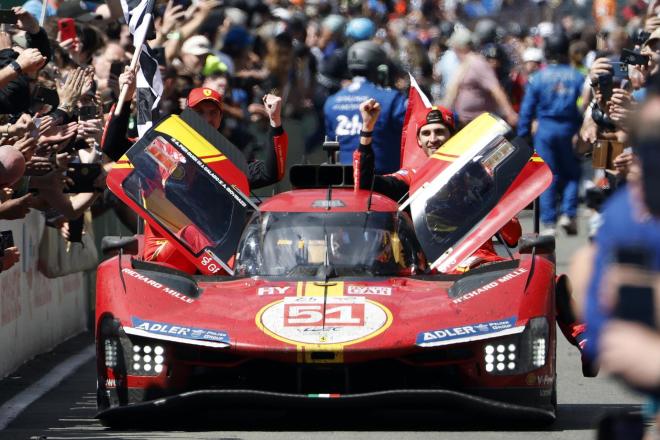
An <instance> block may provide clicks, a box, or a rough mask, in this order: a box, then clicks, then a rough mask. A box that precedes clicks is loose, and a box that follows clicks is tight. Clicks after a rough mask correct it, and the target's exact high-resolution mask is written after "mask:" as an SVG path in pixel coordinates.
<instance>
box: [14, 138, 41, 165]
mask: <svg viewBox="0 0 660 440" xmlns="http://www.w3.org/2000/svg"><path fill="white" fill-rule="evenodd" d="M14 148H16V149H17V150H18V151H20V152H21V154H23V157H24V158H25V160H26V161H28V160H30V159H31V158H32V155H33V154H34V150H35V149H36V148H37V140H36V139H35V138H33V137H32V136H31V135H30V133H26V134H24V135H23V137H21V138H20V139H18V140H17V141H16V142H14Z"/></svg>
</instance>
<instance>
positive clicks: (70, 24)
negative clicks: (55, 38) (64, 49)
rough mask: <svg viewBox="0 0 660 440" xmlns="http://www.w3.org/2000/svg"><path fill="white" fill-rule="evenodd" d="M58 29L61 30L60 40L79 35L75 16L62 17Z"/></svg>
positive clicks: (58, 21) (58, 22)
mask: <svg viewBox="0 0 660 440" xmlns="http://www.w3.org/2000/svg"><path fill="white" fill-rule="evenodd" d="M57 30H58V31H60V41H66V40H71V39H74V38H77V37H78V34H77V33H76V22H75V21H74V20H73V18H60V19H59V20H57Z"/></svg>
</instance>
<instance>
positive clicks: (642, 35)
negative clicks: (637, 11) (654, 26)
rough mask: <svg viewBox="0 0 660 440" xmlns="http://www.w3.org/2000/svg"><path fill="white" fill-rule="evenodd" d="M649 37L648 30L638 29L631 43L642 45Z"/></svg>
mask: <svg viewBox="0 0 660 440" xmlns="http://www.w3.org/2000/svg"><path fill="white" fill-rule="evenodd" d="M650 37H651V33H650V32H646V31H645V30H643V29H640V30H639V31H637V34H636V35H635V38H633V43H634V44H635V45H636V46H642V45H644V43H646V40H648V39H649V38H650ZM624 50H626V49H624Z"/></svg>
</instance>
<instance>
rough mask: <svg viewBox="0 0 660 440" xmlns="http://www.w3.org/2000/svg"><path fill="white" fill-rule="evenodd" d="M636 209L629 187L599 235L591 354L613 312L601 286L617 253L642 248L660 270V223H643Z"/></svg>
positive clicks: (590, 312) (588, 313)
mask: <svg viewBox="0 0 660 440" xmlns="http://www.w3.org/2000/svg"><path fill="white" fill-rule="evenodd" d="M635 211H636V208H635V207H634V205H633V201H632V200H631V194H630V190H629V188H627V185H626V186H625V187H623V188H622V189H620V190H618V191H617V192H616V193H615V194H613V195H612V197H610V199H609V200H608V201H607V203H606V204H605V206H604V208H603V214H602V216H603V217H602V218H603V224H602V226H601V227H600V228H599V229H598V234H597V235H596V241H595V243H596V249H597V253H596V255H595V258H594V264H593V271H592V273H591V281H590V282H589V288H588V289H589V290H588V291H587V298H586V302H585V313H584V314H585V316H584V318H585V323H586V324H587V339H588V340H589V343H588V344H587V354H588V355H589V357H590V358H592V359H593V358H595V357H596V356H597V355H598V339H599V336H600V332H601V329H602V327H603V325H604V324H605V323H606V322H607V320H608V319H609V316H610V312H609V311H608V310H605V309H604V308H603V307H602V299H601V292H602V289H601V283H602V282H603V277H604V276H605V273H606V272H607V268H608V266H609V265H610V264H611V263H612V262H613V260H614V255H615V252H616V250H617V249H618V248H620V247H622V246H639V247H643V248H646V249H648V250H649V251H650V252H651V262H652V268H653V270H655V271H658V270H660V251H659V250H660V220H657V219H648V220H644V221H640V220H638V219H636V218H635Z"/></svg>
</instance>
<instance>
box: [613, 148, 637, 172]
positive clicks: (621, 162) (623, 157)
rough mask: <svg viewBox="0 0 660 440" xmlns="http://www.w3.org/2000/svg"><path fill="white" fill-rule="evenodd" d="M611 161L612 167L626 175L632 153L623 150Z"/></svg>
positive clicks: (631, 160)
mask: <svg viewBox="0 0 660 440" xmlns="http://www.w3.org/2000/svg"><path fill="white" fill-rule="evenodd" d="M612 163H613V164H614V168H615V169H616V170H617V171H618V172H619V173H621V174H622V175H623V176H626V175H627V174H628V171H630V167H631V166H632V164H633V154H632V153H631V152H626V151H624V152H623V153H621V154H619V155H618V156H617V157H615V158H614V160H613V161H612Z"/></svg>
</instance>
